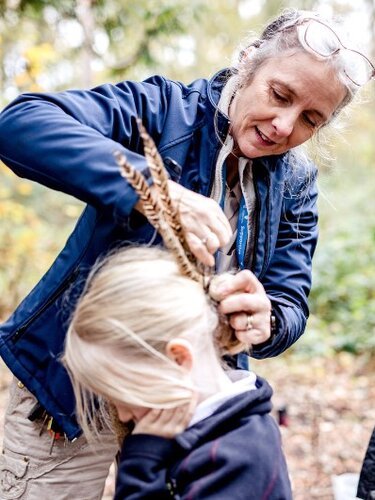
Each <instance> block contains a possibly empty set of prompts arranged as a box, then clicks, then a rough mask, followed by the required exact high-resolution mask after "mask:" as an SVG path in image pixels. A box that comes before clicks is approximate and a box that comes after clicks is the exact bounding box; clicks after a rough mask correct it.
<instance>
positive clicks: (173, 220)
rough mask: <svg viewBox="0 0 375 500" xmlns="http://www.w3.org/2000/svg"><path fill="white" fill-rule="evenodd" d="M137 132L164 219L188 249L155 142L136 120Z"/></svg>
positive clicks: (140, 122) (139, 121) (138, 120)
mask: <svg viewBox="0 0 375 500" xmlns="http://www.w3.org/2000/svg"><path fill="white" fill-rule="evenodd" d="M137 125H138V130H139V133H140V136H141V138H142V141H143V147H144V152H145V157H146V160H147V164H148V167H149V169H150V172H151V175H152V178H153V180H154V183H155V185H156V186H157V187H158V190H159V195H160V199H161V200H162V203H163V208H164V210H165V213H166V217H167V219H168V220H169V223H170V226H171V227H172V229H173V230H174V232H175V233H176V236H177V237H178V239H179V240H180V241H181V243H182V245H183V247H184V248H185V249H188V248H189V247H188V245H187V243H186V240H185V235H184V231H183V226H182V223H181V219H180V215H179V212H178V208H176V207H175V204H174V203H173V201H172V199H171V196H170V194H169V189H168V174H167V171H166V169H165V167H164V163H163V160H162V158H161V156H160V154H159V152H158V150H157V148H156V145H155V142H154V140H153V139H152V137H151V136H150V135H149V134H148V133H147V130H146V128H145V127H144V125H143V123H142V121H141V120H140V119H139V118H138V119H137Z"/></svg>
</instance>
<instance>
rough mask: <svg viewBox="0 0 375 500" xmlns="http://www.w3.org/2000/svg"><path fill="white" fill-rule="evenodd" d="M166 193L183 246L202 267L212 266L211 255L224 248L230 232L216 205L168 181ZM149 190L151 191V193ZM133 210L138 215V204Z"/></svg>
mask: <svg viewBox="0 0 375 500" xmlns="http://www.w3.org/2000/svg"><path fill="white" fill-rule="evenodd" d="M168 187H169V193H170V196H171V198H172V201H173V202H174V203H175V205H176V207H177V208H178V211H179V214H180V219H181V224H182V226H183V229H184V234H185V238H186V242H187V244H188V245H189V248H190V251H191V253H192V254H193V255H194V256H195V257H196V258H197V259H198V260H199V261H200V262H202V264H205V265H206V266H214V265H215V259H214V254H215V252H216V251H217V250H218V249H219V248H221V247H223V246H224V245H226V244H227V243H228V242H229V240H230V237H231V236H232V229H231V227H230V224H229V222H228V219H227V218H226V216H225V215H224V212H223V211H222V209H221V208H220V205H219V204H218V203H216V201H214V200H212V199H211V198H207V197H206V196H203V195H201V194H198V193H195V192H194V191H191V190H190V189H186V188H184V187H183V186H181V185H180V184H177V183H176V182H174V181H171V180H169V181H168ZM153 189H154V188H153V186H151V191H153ZM135 209H136V210H138V211H139V212H141V213H143V212H142V203H141V202H138V203H137V204H136V206H135Z"/></svg>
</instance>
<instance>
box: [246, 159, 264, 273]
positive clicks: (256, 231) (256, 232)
mask: <svg viewBox="0 0 375 500" xmlns="http://www.w3.org/2000/svg"><path fill="white" fill-rule="evenodd" d="M254 173H255V169H254ZM254 177H255V175H254ZM254 191H255V200H256V201H255V223H254V236H255V238H254V245H253V259H252V263H251V270H252V271H254V268H255V265H256V260H257V259H256V255H257V248H258V240H259V216H260V209H261V202H260V196H259V189H258V179H256V178H254ZM247 258H248V259H249V258H250V256H249V255H248V256H247Z"/></svg>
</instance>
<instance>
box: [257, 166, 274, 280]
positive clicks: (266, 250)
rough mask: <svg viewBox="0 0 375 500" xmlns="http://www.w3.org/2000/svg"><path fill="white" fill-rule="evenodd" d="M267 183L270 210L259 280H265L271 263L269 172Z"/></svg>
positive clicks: (269, 209) (267, 217)
mask: <svg viewBox="0 0 375 500" xmlns="http://www.w3.org/2000/svg"><path fill="white" fill-rule="evenodd" d="M266 182H267V193H268V206H267V208H268V210H267V214H266V241H265V244H264V260H263V265H262V269H261V271H260V273H259V277H258V278H259V279H261V278H263V276H264V274H265V272H266V268H267V266H268V263H269V261H270V255H269V241H270V238H271V235H270V234H269V229H270V220H271V206H270V203H271V201H270V200H271V193H270V186H271V183H270V176H269V174H268V172H267V179H266Z"/></svg>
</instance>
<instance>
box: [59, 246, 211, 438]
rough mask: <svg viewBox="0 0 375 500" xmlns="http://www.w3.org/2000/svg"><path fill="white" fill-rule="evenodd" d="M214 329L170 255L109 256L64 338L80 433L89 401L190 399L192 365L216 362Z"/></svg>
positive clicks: (137, 251)
mask: <svg viewBox="0 0 375 500" xmlns="http://www.w3.org/2000/svg"><path fill="white" fill-rule="evenodd" d="M217 327H218V314H217V311H216V308H215V307H214V306H213V305H212V301H211V300H210V299H209V297H208V295H207V294H206V293H205V291H204V289H203V287H202V285H201V284H199V283H198V282H196V281H193V280H192V279H190V278H187V277H185V276H182V275H181V272H180V271H179V268H178V266H177V264H176V262H175V260H174V258H173V257H172V256H171V255H170V253H169V252H167V251H165V250H161V249H160V248H155V247H152V248H149V247H135V248H134V247H133V248H126V249H123V250H120V251H118V252H117V253H115V254H113V255H111V256H109V257H108V258H107V259H106V260H105V261H104V262H103V263H102V264H101V265H100V266H99V267H98V268H97V269H96V270H94V272H93V273H92V274H91V276H90V277H89V279H88V282H87V284H86V287H85V290H84V292H83V294H82V297H81V298H80V300H79V302H78V304H77V307H76V310H75V312H74V314H73V317H72V320H71V324H70V327H69V331H68V335H67V340H66V347H65V355H64V363H65V365H66V367H67V368H68V370H69V372H70V374H71V377H72V381H73V386H74V391H75V395H76V398H77V410H78V418H79V419H80V421H81V422H80V423H81V425H82V427H83V429H84V430H87V427H86V423H88V422H89V421H90V418H89V416H88V415H89V414H90V412H91V411H92V405H93V404H94V403H93V401H94V400H93V395H100V396H102V397H103V398H104V399H105V400H110V401H113V402H114V403H121V404H125V405H128V406H129V407H146V408H172V407H176V406H179V405H182V404H184V403H187V402H188V401H190V399H191V397H192V393H193V392H194V390H196V383H195V382H196V381H195V380H194V376H193V374H194V370H195V367H196V364H197V363H198V362H199V363H201V362H202V360H204V361H203V362H204V363H214V362H217V363H218V362H219V354H220V353H219V352H218V350H217V348H216V347H215V342H214V339H215V334H216V333H217V332H218V328H217ZM90 408H91V410H90ZM85 419H86V422H85Z"/></svg>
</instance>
